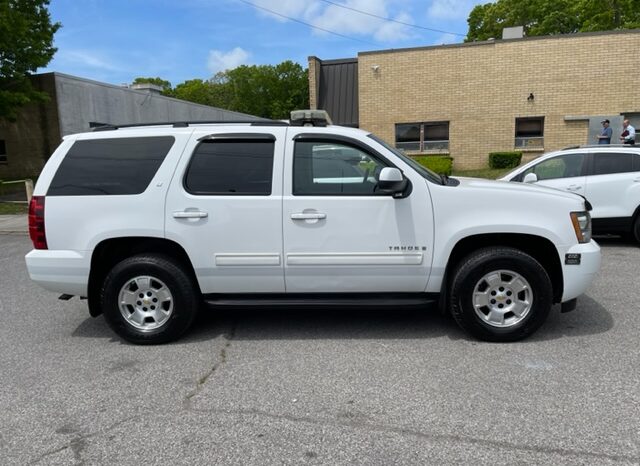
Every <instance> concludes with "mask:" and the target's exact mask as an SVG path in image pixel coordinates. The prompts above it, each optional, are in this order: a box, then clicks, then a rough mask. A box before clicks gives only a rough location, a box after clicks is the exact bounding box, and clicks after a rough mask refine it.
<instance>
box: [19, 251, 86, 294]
mask: <svg viewBox="0 0 640 466" xmlns="http://www.w3.org/2000/svg"><path fill="white" fill-rule="evenodd" d="M25 261H26V262H27V271H28V272H29V277H30V278H31V280H33V281H34V282H36V283H37V284H38V285H40V286H41V287H43V288H45V289H47V290H50V291H56V292H58V293H66V294H71V295H78V296H86V295H87V284H88V282H89V271H90V269H91V255H90V254H88V253H85V252H84V251H50V250H41V249H34V250H32V251H31V252H30V253H28V254H27V255H26V256H25Z"/></svg>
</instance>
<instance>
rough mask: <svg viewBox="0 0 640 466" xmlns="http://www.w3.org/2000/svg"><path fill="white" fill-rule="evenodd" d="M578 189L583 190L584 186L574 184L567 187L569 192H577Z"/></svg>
mask: <svg viewBox="0 0 640 466" xmlns="http://www.w3.org/2000/svg"><path fill="white" fill-rule="evenodd" d="M578 189H582V186H580V185H579V184H572V185H570V186H567V190H569V191H577V190H578Z"/></svg>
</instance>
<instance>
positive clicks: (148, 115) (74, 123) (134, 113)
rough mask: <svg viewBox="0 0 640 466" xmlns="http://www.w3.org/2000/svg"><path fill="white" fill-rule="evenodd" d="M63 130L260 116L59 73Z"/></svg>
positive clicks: (58, 81)
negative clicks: (92, 125) (98, 124)
mask: <svg viewBox="0 0 640 466" xmlns="http://www.w3.org/2000/svg"><path fill="white" fill-rule="evenodd" d="M55 76H56V80H55V81H56V93H57V96H58V103H59V104H58V105H59V108H58V109H59V114H60V131H61V133H62V135H63V136H66V135H67V134H73V133H79V132H84V131H89V122H100V123H109V124H115V125H117V124H121V125H124V124H131V123H151V122H162V121H188V120H192V121H193V120H255V119H258V118H257V117H254V116H251V115H246V114H243V113H237V112H230V111H228V110H221V109H219V108H214V107H208V106H206V105H199V104H194V103H191V102H185V101H183V100H178V99H172V98H170V97H165V96H162V95H159V94H154V93H149V92H146V91H137V90H133V89H128V88H126V87H120V86H113V85H111V84H105V83H100V82H96V81H90V80H87V79H82V78H77V77H74V76H68V75H64V74H60V73H55Z"/></svg>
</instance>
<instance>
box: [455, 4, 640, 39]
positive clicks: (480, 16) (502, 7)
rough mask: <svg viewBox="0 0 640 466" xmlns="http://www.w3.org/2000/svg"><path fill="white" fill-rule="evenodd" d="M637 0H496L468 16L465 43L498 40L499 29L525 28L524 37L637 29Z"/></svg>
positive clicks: (639, 21) (639, 19)
mask: <svg viewBox="0 0 640 466" xmlns="http://www.w3.org/2000/svg"><path fill="white" fill-rule="evenodd" d="M639 3H640V2H638V0H497V1H496V2H493V3H486V4H484V5H478V6H476V7H475V8H474V9H473V10H471V13H470V14H469V18H468V19H467V22H468V23H469V31H468V33H467V37H466V39H465V42H471V41H476V40H487V39H490V38H495V39H498V38H500V37H502V29H503V28H505V27H511V26H524V30H525V35H527V36H544V35H549V34H567V33H573V32H586V31H607V30H613V29H633V28H638V27H640V5H639Z"/></svg>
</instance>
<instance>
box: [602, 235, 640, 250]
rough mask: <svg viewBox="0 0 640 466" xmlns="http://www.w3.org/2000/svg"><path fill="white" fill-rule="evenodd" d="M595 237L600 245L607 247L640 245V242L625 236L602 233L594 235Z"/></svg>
mask: <svg viewBox="0 0 640 466" xmlns="http://www.w3.org/2000/svg"><path fill="white" fill-rule="evenodd" d="M593 239H595V240H596V242H597V243H598V244H599V245H600V246H603V247H607V248H608V247H613V248H629V247H631V248H634V247H635V248H637V247H640V243H638V242H637V241H634V240H633V239H631V238H628V237H625V236H615V235H601V236H594V237H593Z"/></svg>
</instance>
